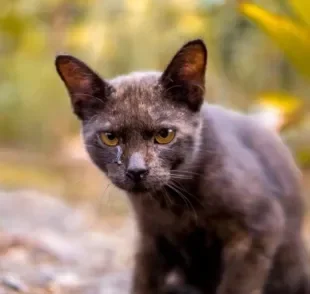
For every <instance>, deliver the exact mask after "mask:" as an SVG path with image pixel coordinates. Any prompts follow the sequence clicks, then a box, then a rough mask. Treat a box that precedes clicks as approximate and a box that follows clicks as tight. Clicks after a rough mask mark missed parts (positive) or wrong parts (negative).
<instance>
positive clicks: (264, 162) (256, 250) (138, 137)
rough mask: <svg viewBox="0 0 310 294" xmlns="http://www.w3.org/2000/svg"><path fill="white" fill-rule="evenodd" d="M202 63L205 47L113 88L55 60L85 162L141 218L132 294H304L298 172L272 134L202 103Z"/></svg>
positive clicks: (72, 63) (68, 61)
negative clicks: (118, 191) (80, 132)
mask: <svg viewBox="0 0 310 294" xmlns="http://www.w3.org/2000/svg"><path fill="white" fill-rule="evenodd" d="M206 63H207V50H206V47H205V45H204V43H203V41H201V40H194V41H191V42H188V43H187V44H185V45H184V46H183V47H182V48H181V49H180V50H179V51H178V52H177V53H176V55H175V56H174V57H173V59H172V60H171V62H170V63H169V65H168V66H167V68H166V69H165V71H164V72H163V73H158V72H143V73H131V74H129V75H125V76H120V77H117V78H115V79H112V80H110V81H107V80H104V79H102V78H100V77H99V75H97V74H96V73H95V72H94V71H92V70H91V69H90V68H89V67H88V66H87V65H85V64H84V63H83V62H82V61H80V60H78V59H77V58H75V57H72V56H69V55H59V56H57V58H56V68H57V71H58V73H59V75H60V77H61V79H62V80H63V82H64V84H65V86H66V88H67V90H68V92H69V94H70V97H71V101H72V106H73V110H74V112H75V114H76V115H77V116H78V118H79V119H80V120H81V122H82V129H83V135H84V140H85V146H86V149H87V151H88V153H89V155H90V157H91V158H92V160H93V162H94V163H95V164H96V165H97V166H98V167H99V168H100V169H101V170H102V171H103V172H104V173H105V174H106V175H107V176H108V177H109V179H110V180H111V181H112V182H113V183H114V184H115V185H116V186H117V187H119V188H121V189H123V190H125V191H127V194H128V197H129V198H130V201H131V204H132V207H133V210H134V212H135V215H136V219H137V224H138V228H139V231H140V242H139V244H140V245H139V248H137V255H136V265H135V273H134V279H133V288H132V293H133V294H158V293H200V294H202V293H205V294H309V293H310V290H309V278H308V268H307V257H306V252H305V246H304V244H303V241H302V237H301V225H302V217H303V201H302V197H301V191H300V172H299V170H298V169H297V167H296V165H295V163H294V160H293V158H292V156H291V154H290V152H289V151H288V149H287V148H286V147H285V145H284V144H283V143H282V141H281V139H280V138H279V137H278V136H277V135H276V134H274V133H272V132H271V131H269V130H267V129H265V128H264V127H263V126H260V125H259V124H258V123H257V122H256V121H255V120H254V119H252V118H250V117H247V116H245V115H241V114H238V113H235V112H233V111H230V110H225V109H223V108H221V107H218V106H213V105H209V104H207V103H203V100H204V99H203V97H204V92H205V69H206Z"/></svg>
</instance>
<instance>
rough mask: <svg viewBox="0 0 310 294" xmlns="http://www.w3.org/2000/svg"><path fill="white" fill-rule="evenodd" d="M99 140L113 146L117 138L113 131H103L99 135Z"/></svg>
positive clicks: (116, 142)
mask: <svg viewBox="0 0 310 294" xmlns="http://www.w3.org/2000/svg"><path fill="white" fill-rule="evenodd" d="M99 138H100V141H101V142H102V143H103V144H105V145H107V146H110V147H114V146H116V145H117V144H118V141H119V140H118V138H117V137H116V136H115V134H113V133H109V132H104V133H100V135H99Z"/></svg>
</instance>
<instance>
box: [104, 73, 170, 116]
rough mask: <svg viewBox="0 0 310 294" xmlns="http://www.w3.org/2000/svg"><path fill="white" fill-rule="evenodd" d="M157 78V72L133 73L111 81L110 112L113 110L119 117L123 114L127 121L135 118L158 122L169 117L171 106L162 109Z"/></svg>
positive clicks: (160, 91)
mask: <svg viewBox="0 0 310 294" xmlns="http://www.w3.org/2000/svg"><path fill="white" fill-rule="evenodd" d="M159 78H160V73H158V72H150V73H140V72H134V73H131V74H129V75H126V76H120V77H118V78H116V79H114V80H111V81H110V84H111V85H112V86H113V87H114V90H115V91H114V92H113V97H111V101H110V102H111V103H110V104H109V107H110V110H112V111H113V110H114V113H115V112H117V113H118V114H119V115H120V114H123V115H125V116H126V117H127V118H128V119H129V118H130V119H133V118H134V117H136V118H137V119H147V118H148V119H150V120H158V119H165V117H167V116H168V117H169V112H170V111H173V106H172V105H171V106H170V107H168V108H167V107H166V108H165V107H164V105H163V104H165V101H164V100H163V99H162V90H161V87H160V83H159ZM167 104H168V103H167ZM166 106H167V105H166ZM164 109H165V111H164V112H163V110H164Z"/></svg>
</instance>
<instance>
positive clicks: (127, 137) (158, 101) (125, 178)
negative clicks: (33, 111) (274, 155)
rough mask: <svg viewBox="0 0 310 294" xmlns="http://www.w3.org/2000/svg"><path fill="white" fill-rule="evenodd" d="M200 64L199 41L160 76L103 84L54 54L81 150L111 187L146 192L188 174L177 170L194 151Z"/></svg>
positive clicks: (200, 92)
mask: <svg viewBox="0 0 310 294" xmlns="http://www.w3.org/2000/svg"><path fill="white" fill-rule="evenodd" d="M205 65H206V49H205V46H204V44H203V43H202V42H201V41H199V40H198V41H192V42H190V43H188V44H186V45H185V46H183V47H182V48H181V50H180V51H179V52H178V53H177V54H176V55H175V57H174V58H173V59H172V61H171V62H170V64H169V65H168V67H167V69H166V70H165V71H164V73H163V74H160V73H132V74H130V75H127V76H121V77H118V78H116V79H113V80H110V81H104V80H102V79H101V78H100V77H99V76H98V75H97V74H96V73H94V72H93V71H92V70H91V69H89V68H88V67H87V66H86V65H85V64H84V63H82V62H81V61H79V60H77V59H76V58H74V57H71V56H59V57H58V58H57V60H56V66H57V70H58V72H59V74H60V76H61V78H62V79H63V81H64V83H65V85H66V86H67V89H68V91H69V93H70V96H71V99H72V104H73V108H74V111H75V113H76V114H77V115H78V117H79V118H80V119H81V120H82V126H83V136H84V141H85V146H86V149H87V151H88V153H89V155H90V157H91V159H92V160H93V162H94V163H95V164H96V165H97V166H98V167H99V168H100V169H101V170H102V171H104V172H105V173H106V175H107V176H108V177H109V178H110V180H111V181H112V182H113V183H114V184H115V185H116V186H118V187H119V188H121V189H124V190H126V191H129V192H132V193H134V192H144V191H149V192H152V191H154V190H159V189H161V188H162V186H164V185H167V184H169V183H170V184H171V185H173V181H175V180H180V179H184V178H186V177H188V174H186V173H185V172H182V171H184V170H186V169H187V168H188V167H189V166H190V164H191V162H192V160H193V157H194V155H195V152H197V150H198V148H199V143H200V131H201V117H200V114H199V109H200V106H201V104H202V101H203V92H204V74H205Z"/></svg>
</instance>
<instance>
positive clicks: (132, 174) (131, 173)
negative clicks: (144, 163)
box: [126, 168, 149, 182]
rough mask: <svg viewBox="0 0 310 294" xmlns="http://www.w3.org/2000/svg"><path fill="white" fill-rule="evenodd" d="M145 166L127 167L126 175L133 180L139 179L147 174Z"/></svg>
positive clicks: (137, 180)
mask: <svg viewBox="0 0 310 294" xmlns="http://www.w3.org/2000/svg"><path fill="white" fill-rule="evenodd" d="M148 172H149V171H148V169H147V168H133V169H127V172H126V176H127V177H128V178H130V179H131V180H133V181H135V182H139V181H141V180H142V179H143V178H145V176H146V175H147V174H148Z"/></svg>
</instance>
